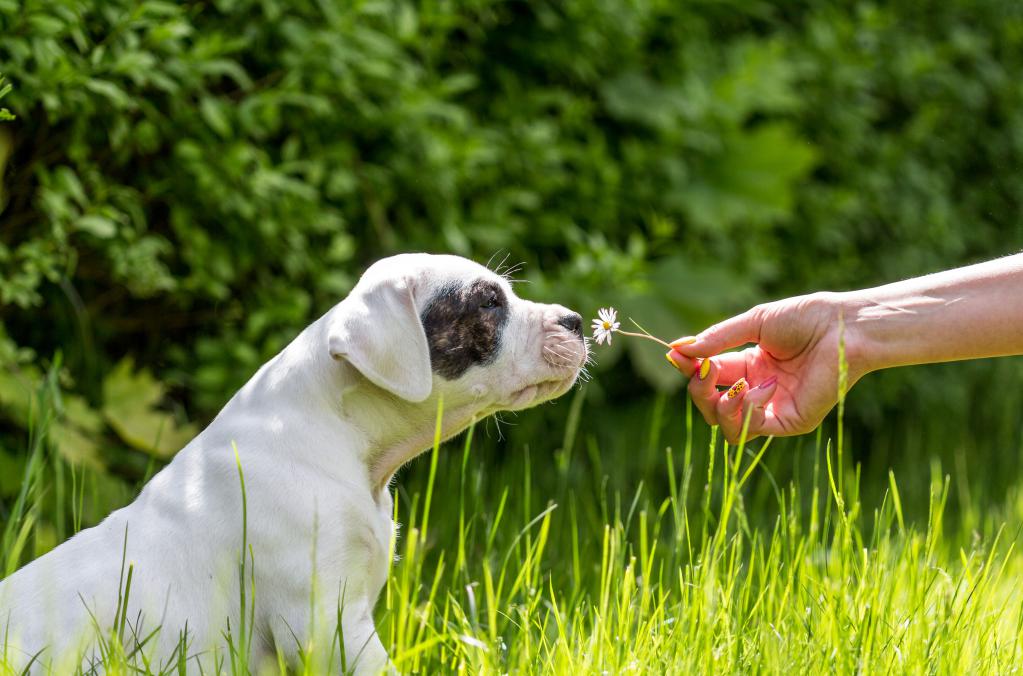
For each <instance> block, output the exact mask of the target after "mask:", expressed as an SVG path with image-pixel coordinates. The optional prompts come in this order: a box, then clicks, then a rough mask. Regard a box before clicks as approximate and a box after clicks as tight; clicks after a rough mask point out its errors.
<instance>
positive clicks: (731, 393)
mask: <svg viewBox="0 0 1023 676" xmlns="http://www.w3.org/2000/svg"><path fill="white" fill-rule="evenodd" d="M745 389H746V379H745V378H739V380H737V381H736V383H735V384H734V385H732V386H731V387H729V388H728V398H729V399H735V398H736V397H738V396H739V395H740V394H742V391H743V390H745Z"/></svg>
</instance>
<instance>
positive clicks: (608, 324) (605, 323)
mask: <svg viewBox="0 0 1023 676" xmlns="http://www.w3.org/2000/svg"><path fill="white" fill-rule="evenodd" d="M610 329H611V322H607V321H606V322H604V330H605V331H608V330H610Z"/></svg>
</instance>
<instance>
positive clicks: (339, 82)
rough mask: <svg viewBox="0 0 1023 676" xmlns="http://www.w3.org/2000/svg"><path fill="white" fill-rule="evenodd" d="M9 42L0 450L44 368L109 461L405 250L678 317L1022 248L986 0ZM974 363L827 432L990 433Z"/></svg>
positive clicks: (616, 6) (1017, 145) (159, 16)
mask: <svg viewBox="0 0 1023 676" xmlns="http://www.w3.org/2000/svg"><path fill="white" fill-rule="evenodd" d="M0 34H2V35H3V36H4V39H3V40H0V69H2V71H3V72H4V73H5V74H6V75H7V76H8V77H9V78H10V79H11V81H12V83H13V84H14V90H13V92H12V93H11V94H10V95H9V97H8V98H7V99H5V102H6V103H7V105H8V106H9V107H10V108H11V110H12V111H13V112H14V113H16V115H17V119H16V120H14V121H10V122H7V123H5V124H3V125H0V165H2V167H3V169H2V171H3V178H4V181H3V192H2V194H0V219H2V220H0V224H2V227H0V308H2V312H0V317H2V324H0V361H2V362H3V363H4V369H3V370H2V371H0V403H2V404H3V409H4V416H5V418H6V423H5V424H6V427H4V428H3V437H2V438H3V439H4V440H5V441H4V442H3V443H4V447H5V448H7V449H8V450H7V451H6V452H4V451H2V450H0V463H3V464H4V465H6V466H9V467H12V468H17V467H18V462H20V461H19V460H17V459H16V457H17V455H18V454H17V453H16V452H14V451H13V449H14V448H17V447H18V444H20V443H22V440H23V438H24V430H25V429H27V427H28V417H29V415H30V409H29V407H28V404H27V402H28V400H29V397H28V395H27V394H26V393H28V392H30V391H32V390H33V389H34V388H36V387H37V386H38V384H39V383H41V382H42V380H43V377H44V372H45V371H46V369H47V368H48V367H49V365H50V363H51V360H52V356H53V355H55V354H57V353H58V352H59V353H61V354H62V357H63V361H62V364H63V367H62V369H61V372H60V376H61V380H60V382H61V385H62V389H63V393H64V406H63V417H62V419H61V421H60V424H62V425H64V426H66V428H67V435H65V436H64V437H61V436H60V435H57V438H64V439H65V441H63V442H58V446H57V449H58V451H59V452H60V453H61V454H62V455H63V457H65V458H68V459H72V460H74V461H75V462H80V461H86V460H87V459H88V461H89V462H93V463H94V464H95V465H96V467H98V468H101V469H103V471H105V472H109V473H110V474H112V475H114V476H118V477H125V478H127V479H130V480H133V481H134V480H136V479H138V478H140V477H141V476H144V474H145V473H146V471H147V469H146V468H147V467H149V465H150V463H149V459H148V458H149V457H150V456H151V457H158V458H162V457H165V455H166V453H167V452H168V449H171V446H173V443H176V442H177V440H179V439H181V438H184V437H185V436H187V434H188V433H190V431H191V429H192V428H190V427H189V426H188V423H187V422H186V421H188V420H197V421H203V420H207V419H209V417H210V416H211V415H213V414H214V413H215V412H216V410H217V409H218V408H219V407H220V406H221V405H222V403H223V402H224V401H225V400H226V398H227V397H228V396H230V394H231V393H232V392H233V391H234V390H235V389H236V388H237V387H238V386H239V385H240V384H241V383H242V382H244V380H245V379H246V378H247V377H248V376H249V375H250V374H251V373H252V372H253V371H254V370H255V369H256V368H257V367H258V366H259V364H260V363H262V362H263V361H264V360H265V359H267V358H268V357H269V356H270V355H272V354H273V353H274V352H275V351H277V350H278V349H279V348H280V347H281V346H282V345H283V344H284V343H285V342H286V341H287V340H289V339H290V337H291V336H293V335H294V334H295V333H296V332H297V331H298V330H299V329H300V328H301V327H302V326H303V325H304V324H305V323H307V322H308V321H309V320H310V319H311V318H313V317H315V316H316V315H318V314H319V313H322V312H323V311H325V310H326V309H327V308H328V307H329V306H330V305H332V304H333V303H334V302H336V301H337V300H338V299H339V298H340V297H341V296H342V295H343V294H344V293H345V292H346V291H347V290H348V289H349V288H350V287H351V285H352V284H353V282H354V280H355V279H356V278H357V276H358V274H359V271H360V270H361V269H362V268H363V267H364V266H365V265H366V264H367V263H369V262H370V261H372V260H374V259H376V258H378V257H380V256H383V255H386V254H389V253H392V252H396V251H405V250H430V251H449V252H455V253H460V254H464V255H468V256H472V257H475V258H477V259H478V260H481V261H486V260H488V259H490V258H491V256H494V255H496V256H497V258H498V259H500V258H503V257H504V255H505V254H507V255H508V256H509V258H508V260H509V261H516V262H517V261H524V262H526V266H525V268H524V272H523V273H522V275H523V276H525V277H526V278H528V279H529V280H531V281H532V282H533V283H532V284H531V285H526V286H523V287H522V291H523V293H525V294H526V295H530V296H535V297H538V298H543V299H557V300H559V301H561V302H564V303H566V304H569V305H572V306H575V307H577V308H579V309H580V310H581V311H583V312H590V311H592V310H593V309H594V308H595V307H596V306H597V305H598V304H600V305H604V304H608V303H612V304H615V305H617V306H619V307H622V308H624V309H625V312H626V313H627V314H629V315H632V316H634V317H636V318H637V319H639V320H640V321H641V322H642V323H643V324H644V326H646V327H647V328H648V329H650V330H651V331H653V332H655V333H657V334H661V335H664V336H675V335H681V334H684V333H687V332H691V331H694V330H697V329H699V328H700V327H702V326H704V325H706V324H707V323H709V322H711V321H714V320H716V319H718V318H721V317H723V316H725V315H727V314H728V313H730V312H733V311H736V310H741V309H743V308H744V307H746V306H748V305H749V304H751V303H753V302H757V301H758V300H764V299H767V298H769V297H772V296H780V295H787V294H792V293H800V292H805V291H810V290H816V289H820V288H828V287H830V288H839V287H844V288H848V287H853V286H859V285H865V284H872V283H877V282H882V281H890V280H893V279H896V278H900V277H905V276H909V275H912V274H918V273H922V272H926V271H930V270H934V269H938V268H941V267H944V266H949V265H953V264H960V263H964V262H968V261H971V260H975V259H979V258H985V257H990V256H993V255H997V254H1000V253H1005V252H1009V251H1013V250H1016V249H1019V248H1020V243H1021V242H1023V220H1021V219H1020V218H1019V213H1020V206H1021V204H1023V175H1021V173H1020V172H1019V171H1018V167H1019V166H1020V160H1021V154H1023V113H1021V112H1020V111H1023V105H1021V104H1023V83H1021V81H1020V80H1019V78H1018V77H1016V75H1015V74H1016V73H1018V72H1020V69H1021V67H1023V50H1021V49H1020V43H1021V41H1023V8H1021V7H1020V6H1018V5H1016V4H1011V3H1004V2H999V1H997V0H979V1H976V2H954V3H939V2H925V3H919V2H908V1H907V0H901V1H896V2H890V3H884V4H874V3H870V2H854V3H839V2H815V3H809V2H798V3H787V4H782V5H775V4H772V3H766V2H751V3H711V2H703V1H697V2H693V3H675V2H654V1H644V2H621V1H615V0H563V1H559V2H551V1H544V0H533V1H531V2H504V1H502V2H498V1H496V0H476V1H474V2H471V3H407V2H400V1H397V0H392V1H387V0H378V1H373V2H361V3H342V2H330V1H326V2H310V1H303V0H298V1H296V2H282V1H280V0H260V1H259V2H256V1H255V0H217V1H215V2H212V3H197V2H181V3H171V2H164V1H162V0H148V1H144V2H136V1H134V0H132V1H129V0H102V1H100V0H64V1H62V2H56V1H54V0H25V1H23V2H14V1H13V0H0ZM626 350H628V351H629V352H628V354H626ZM601 357H602V359H601V369H602V371H603V372H604V373H612V372H613V374H614V375H615V376H617V377H616V378H614V379H612V378H601V379H598V381H597V382H596V383H594V386H592V387H590V389H589V394H588V399H589V401H588V402H587V406H590V407H592V408H594V409H596V410H598V411H600V412H603V413H607V415H606V416H605V415H602V416H594V418H595V419H601V420H607V421H609V422H608V423H607V424H608V425H610V424H611V423H610V421H612V420H616V421H617V420H619V419H620V418H631V419H635V420H640V421H643V420H646V413H644V412H643V411H644V410H645V409H646V408H648V405H649V402H650V399H649V394H650V388H649V385H653V386H655V387H656V388H660V389H663V390H665V391H671V390H672V389H675V388H677V387H678V386H679V385H680V382H679V381H678V379H677V377H676V375H675V374H674V372H673V371H671V370H670V369H667V368H666V366H665V365H664V363H663V359H662V357H661V355H660V354H657V353H656V352H655V351H652V350H651V349H650V348H649V347H647V346H645V345H626V346H620V345H616V346H615V347H614V348H612V349H611V350H610V351H608V352H606V353H604V354H602V355H601ZM623 357H624V358H623ZM1017 367H1018V364H1012V365H1011V368H1010V371H1011V373H1015V374H1017V375H1018V373H1019V369H1018V368H1017ZM994 368H995V367H993V366H990V365H981V366H977V367H975V368H972V369H971V368H964V369H962V370H960V371H957V372H956V376H955V377H954V378H948V379H946V381H945V382H943V383H942V384H941V386H940V387H933V386H931V385H930V384H929V383H928V382H926V381H928V380H929V378H930V375H933V374H934V373H937V372H935V371H916V372H915V374H892V375H890V376H886V377H885V378H878V379H876V381H875V382H873V383H869V384H866V385H865V386H864V387H866V388H869V389H867V392H868V394H866V395H864V396H862V397H859V398H854V400H853V401H852V402H851V414H852V417H853V422H854V423H856V421H859V425H860V427H857V426H856V424H854V425H853V428H854V430H862V429H863V426H864V425H867V424H869V423H871V422H872V421H873V422H874V423H875V424H876V423H877V421H880V420H885V421H886V422H888V421H889V420H890V417H889V416H887V415H886V414H890V412H891V411H892V410H893V409H894V407H899V409H900V410H902V411H903V412H904V413H905V415H904V416H903V417H902V419H901V422H899V424H902V425H915V426H917V427H919V428H921V429H928V430H931V429H933V430H935V431H934V434H938V435H945V434H947V433H949V430H950V429H953V430H954V429H955V428H956V426H957V425H958V426H959V427H962V422H963V420H967V419H969V418H966V417H965V416H967V415H970V416H974V417H973V418H972V419H973V420H974V421H976V422H977V424H978V426H981V425H982V424H983V423H984V422H985V421H992V420H996V419H998V418H996V417H995V415H996V414H995V413H993V412H992V411H991V410H989V409H987V408H985V407H983V406H981V405H980V403H979V402H981V401H982V399H981V398H980V396H979V394H980V393H981V392H984V391H986V390H985V389H984V388H985V385H986V383H987V381H989V380H990V379H991V378H992V377H993V373H994ZM1001 369H1002V373H1004V372H1005V371H1006V366H1005V365H1004V364H1002V366H1001ZM1012 369H1014V370H1012ZM920 373H925V374H930V375H929V376H928V377H927V378H920V376H919V374H920ZM964 374H965V376H964ZM636 375H638V376H640V378H641V380H640V381H637V380H636V379H635V378H634V376H636ZM1006 377H1008V376H1006ZM911 379H918V380H922V381H924V382H923V383H922V384H921V383H914V382H913V381H912V380H911ZM951 380H954V381H956V382H954V383H952V382H949V381H951ZM1010 382H1013V381H1011V380H1010ZM1015 382H1017V383H1018V379H1017V380H1016V381H1015ZM126 386H127V387H137V388H139V392H140V393H141V394H140V395H139V396H138V397H134V398H132V397H128V398H124V397H121V398H120V399H117V403H116V404H112V403H111V401H112V399H116V396H115V395H114V394H113V393H115V392H123V391H124V390H123V389H122V388H123V387H126ZM1017 389H1018V385H1017ZM627 394H637V395H640V396H639V398H638V399H634V401H638V402H639V403H637V404H635V405H632V406H630V405H620V404H617V405H616V402H620V401H622V400H623V398H624V397H625V395H627ZM165 395H166V396H165ZM1009 401H1010V402H1011V401H1018V398H1017V399H1012V397H1011V396H1010V398H1009ZM19 402H20V403H19ZM957 403H962V413H961V414H959V417H955V416H953V417H951V418H949V417H947V416H946V417H945V418H944V419H938V420H934V421H925V420H924V419H925V418H928V417H930V416H932V414H933V412H934V411H939V412H942V415H944V414H945V413H948V411H949V410H950V409H952V408H953V407H954V405H955V404H957ZM1006 405H1009V404H1006ZM558 411H559V412H560V413H559V414H563V413H564V409H558ZM542 415H544V414H539V413H538V414H537V415H536V416H535V419H536V420H540V419H541V416H542ZM547 415H550V414H547ZM936 417H937V418H942V416H936ZM637 424H638V425H639V426H640V427H641V428H642V426H643V425H644V424H645V423H643V422H639V423H637ZM594 425H595V427H594V430H593V433H594V434H608V435H609V434H610V433H609V432H608V431H607V430H610V429H621V428H620V427H601V423H594ZM529 429H531V427H530V426H529V425H524V426H523V427H522V431H521V433H522V434H523V435H525V434H526V433H527V432H528V430H529ZM904 429H908V428H904ZM602 430H603V431H602ZM861 433H862V434H866V433H867V432H866V431H862V432H861ZM896 433H897V432H896ZM979 434H980V437H979V438H980V439H981V440H982V439H983V434H984V433H983V432H980V433H979ZM172 442H173V443H172ZM627 445H628V444H627V442H626V441H622V440H619V441H618V442H617V444H610V443H609V444H604V445H603V447H604V448H619V449H625V450H628V449H627ZM946 446H951V447H954V444H947V445H943V447H946ZM133 449H134V450H133ZM138 450H141V451H143V452H144V453H143V454H139V453H138V452H137V451H138ZM171 450H172V449H171ZM622 457H623V459H624V458H633V457H634V456H631V455H623V456H622ZM654 462H659V460H656V459H655V460H654ZM2 474H3V472H0V475H2ZM0 483H2V482H0ZM0 488H2V486H0Z"/></svg>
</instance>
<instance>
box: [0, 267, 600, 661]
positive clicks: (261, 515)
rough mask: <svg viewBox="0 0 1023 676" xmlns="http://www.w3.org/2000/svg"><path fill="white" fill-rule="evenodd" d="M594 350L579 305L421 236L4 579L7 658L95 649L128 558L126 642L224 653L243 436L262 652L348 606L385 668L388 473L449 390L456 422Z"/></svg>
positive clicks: (320, 633) (498, 405)
mask: <svg viewBox="0 0 1023 676" xmlns="http://www.w3.org/2000/svg"><path fill="white" fill-rule="evenodd" d="M585 359H586V347H585V345H584V341H583V338H582V332H581V320H580V317H579V315H578V314H576V313H574V312H571V311H569V310H567V309H565V308H564V307H561V306H558V305H541V304H537V303H532V302H528V301H524V300H521V299H519V298H517V297H516V296H515V294H514V293H513V292H512V289H511V287H510V285H509V284H508V282H507V281H506V280H505V279H504V278H502V277H500V276H498V275H496V274H494V273H493V272H491V271H489V270H487V269H486V268H484V267H483V266H480V265H477V264H476V263H473V262H471V261H468V260H465V259H463V258H458V257H455V256H431V255H426V254H405V255H401V256H394V257H393V258H388V259H385V260H382V261H380V262H378V263H376V264H375V265H373V266H372V267H370V268H369V269H368V270H367V271H366V273H365V274H364V275H363V277H362V279H360V280H359V283H358V285H357V286H356V287H355V289H354V290H353V291H352V293H351V294H350V295H349V296H348V297H347V298H346V299H345V300H343V301H342V302H341V303H339V304H338V305H336V306H335V307H334V308H333V309H331V310H330V311H329V312H327V314H326V315H324V316H323V317H321V318H320V319H319V320H317V321H316V322H314V323H313V324H312V325H311V326H309V327H308V328H307V329H306V330H305V331H303V332H302V333H301V334H300V335H299V336H298V337H297V338H296V339H295V340H294V341H293V342H292V343H291V344H290V345H288V346H287V347H286V348H285V349H284V350H283V351H282V352H281V353H280V354H278V355H277V356H276V357H274V358H273V359H272V360H270V361H269V362H268V363H267V364H266V365H264V366H263V367H262V368H261V369H260V370H259V371H258V372H257V373H256V375H255V376H253V378H252V379H251V380H250V381H249V382H248V383H247V384H246V385H245V386H244V387H243V388H242V389H241V390H240V391H239V392H238V393H237V394H236V395H235V396H234V397H233V398H232V399H231V401H229V402H228V403H227V405H226V406H225V407H224V409H223V410H222V411H221V412H220V414H219V415H218V416H217V417H216V419H215V420H214V421H213V422H212V423H210V425H209V427H207V428H206V429H205V430H204V431H203V432H202V433H201V434H200V435H199V436H197V437H196V438H195V439H194V440H193V441H192V442H191V443H190V444H188V445H187V446H185V448H184V449H182V450H181V452H180V453H178V454H177V456H176V457H175V458H174V460H173V461H172V462H171V463H170V464H169V465H168V466H167V467H166V468H164V469H163V471H161V472H160V473H159V474H157V475H156V476H155V477H153V479H152V480H151V481H150V482H149V483H148V484H147V485H146V486H145V487H144V488H143V490H142V493H141V494H140V495H139V497H138V499H136V500H135V501H134V502H133V503H132V504H130V505H129V506H127V507H125V508H123V509H120V510H118V511H116V512H114V513H113V514H111V515H110V516H109V517H108V518H107V519H106V520H104V521H103V522H102V523H101V524H100V525H98V526H96V527H94V528H91V529H88V530H85V531H83V532H81V533H79V534H77V535H76V536H74V537H73V538H71V539H70V540H68V541H67V542H66V543H64V544H63V545H61V546H59V547H57V548H56V549H55V550H53V551H52V552H50V553H49V554H47V555H45V556H43V557H41V558H40V559H38V560H36V561H34V562H33V563H31V564H29V565H28V566H25V567H24V568H22V569H21V570H19V571H17V572H16V573H14V574H13V575H11V576H10V577H9V578H7V579H6V580H4V581H2V582H0V632H2V633H4V634H5V636H0V639H4V638H5V639H6V645H7V648H6V650H7V655H6V658H7V660H8V662H9V663H10V665H11V666H14V667H15V668H21V667H23V666H24V665H25V664H27V663H28V662H29V661H30V660H31V659H32V658H33V656H36V661H35V665H36V666H38V665H40V664H50V665H59V664H60V662H59V661H60V660H61V659H65V660H70V661H69V662H64V665H65V667H66V666H68V665H71V666H74V665H76V664H78V662H80V661H81V660H82V652H81V651H83V650H84V651H86V652H85V655H86V656H85V660H86V661H88V660H89V659H90V655H92V656H93V658H95V656H96V652H95V651H96V648H95V627H97V626H98V627H99V628H101V629H102V630H103V631H105V632H107V635H108V636H109V635H110V628H111V627H113V626H115V622H116V621H117V619H118V618H115V617H114V614H115V611H116V609H117V605H118V594H119V587H123V586H125V582H126V577H127V567H128V566H130V567H131V571H132V581H131V589H130V595H129V603H128V605H127V608H126V609H122V613H123V617H124V618H126V621H127V628H126V629H125V631H124V634H125V637H124V641H125V643H128V644H130V646H129V649H131V646H133V645H134V641H135V640H136V639H135V637H137V640H139V641H141V640H142V639H143V638H144V637H146V636H147V635H148V634H149V633H150V632H151V631H152V630H153V629H155V628H157V627H159V629H160V631H159V633H158V635H157V636H156V637H154V638H153V639H151V640H150V641H149V642H147V643H145V644H144V645H143V648H142V650H143V651H144V652H145V653H146V654H147V655H149V656H150V658H151V659H154V660H155V661H154V663H153V664H154V667H158V666H159V665H160V664H161V663H162V662H163V661H165V660H168V659H170V658H171V656H172V655H173V654H174V652H175V650H176V648H177V645H178V641H179V637H180V636H181V635H182V633H181V632H184V631H185V630H186V629H187V634H185V635H186V636H187V641H188V655H189V656H194V655H196V654H198V655H199V656H200V657H199V658H198V659H200V660H201V661H205V660H206V658H207V657H208V658H209V659H211V660H212V659H213V658H212V655H215V654H216V653H217V652H218V651H219V654H220V658H221V659H224V658H225V657H227V655H226V651H227V648H226V645H225V644H226V640H225V636H224V630H225V628H226V627H227V626H228V622H230V627H232V629H233V631H238V628H239V627H240V625H241V622H242V618H241V617H240V614H241V611H240V599H239V574H238V566H239V561H240V557H241V556H242V538H243V529H242V492H241V487H240V482H239V472H238V467H237V464H236V453H235V450H234V448H233V447H235V446H236V447H237V458H238V459H239V460H240V463H241V467H242V469H243V471H244V479H245V495H246V500H247V534H246V537H247V546H248V547H250V548H251V556H249V554H250V553H249V552H246V562H247V564H246V565H247V568H246V573H245V575H246V577H248V576H249V575H250V574H253V575H254V581H255V596H254V600H252V597H251V595H250V596H249V597H248V598H249V600H250V601H252V604H253V605H252V607H250V609H249V612H251V613H252V618H253V619H252V624H251V629H252V630H253V631H252V634H253V637H254V638H253V642H252V652H253V660H254V661H256V660H259V659H260V658H261V657H263V658H265V657H268V656H270V655H273V654H274V652H275V651H277V650H280V651H282V652H283V653H284V655H285V656H287V657H289V658H290V659H294V658H295V656H296V654H297V649H298V647H299V645H301V646H302V647H303V649H308V647H309V645H310V644H313V645H314V647H315V645H316V644H318V645H319V646H320V647H322V646H323V645H324V644H326V645H329V644H330V641H331V640H332V637H333V636H334V633H335V630H336V629H338V627H337V624H338V622H337V617H338V613H339V609H340V618H341V621H340V625H341V626H340V631H341V632H343V633H341V634H340V636H343V644H344V653H345V656H346V659H347V664H348V666H349V668H351V667H352V665H353V664H354V665H355V671H356V672H357V673H376V672H378V671H379V670H381V669H382V668H384V667H386V665H387V654H386V652H385V651H384V648H383V646H382V644H381V643H380V640H379V638H378V637H377V635H376V630H375V627H374V625H373V618H372V611H373V606H374V604H375V603H376V599H377V595H378V594H379V592H380V590H381V587H382V586H383V584H384V582H385V578H386V575H387V570H388V567H389V545H390V541H391V537H392V529H393V524H392V521H391V516H392V503H391V496H390V492H389V490H388V483H389V482H390V481H391V477H392V476H393V474H394V472H395V471H396V470H397V469H398V468H399V467H401V466H402V465H403V464H404V463H406V462H408V461H409V460H410V459H411V458H413V457H415V456H416V455H418V454H419V453H421V452H422V451H423V450H425V449H427V448H428V447H430V446H431V445H432V441H433V437H434V430H435V425H436V417H437V410H438V403H439V402H441V401H443V411H444V415H443V428H442V436H443V437H444V438H447V437H451V436H453V435H455V434H457V433H458V432H460V431H461V430H463V429H465V428H466V427H467V426H468V425H469V424H470V423H472V422H473V421H474V420H478V419H480V418H482V417H484V416H487V415H489V414H491V413H494V412H495V411H500V410H515V409H523V408H527V407H529V406H533V405H534V404H537V403H539V402H541V401H544V400H547V399H551V398H553V397H557V396H559V395H561V394H563V393H564V392H565V391H567V390H568V389H569V388H570V387H571V386H572V384H573V383H574V382H575V379H576V377H577V375H578V373H579V369H580V367H581V366H582V364H583V363H584V361H585ZM122 552H123V554H122ZM122 561H124V562H125V567H124V569H123V570H122ZM314 581H315V582H314ZM245 584H246V591H248V585H249V581H248V580H246V583H245ZM314 597H315V600H313V601H311V599H313V598H314ZM245 621H246V622H248V621H249V618H248V617H246V618H245ZM3 645H4V643H3V641H2V640H0V649H2V647H3ZM40 651H41V652H40ZM321 652H322V653H325V654H326V653H328V652H329V651H327V650H322V651H321ZM339 652H340V650H335V652H334V659H335V660H337V654H338V653H339ZM68 655H70V657H68ZM192 659H196V658H195V657H192ZM228 659H229V658H228ZM339 663H340V662H338V661H335V663H334V664H333V665H332V666H331V669H336V668H337V666H338V664H339ZM57 668H62V667H57Z"/></svg>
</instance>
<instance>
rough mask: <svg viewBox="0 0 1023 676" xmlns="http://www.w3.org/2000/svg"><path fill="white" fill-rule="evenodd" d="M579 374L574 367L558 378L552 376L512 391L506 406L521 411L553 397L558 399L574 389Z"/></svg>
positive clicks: (510, 409)
mask: <svg viewBox="0 0 1023 676" xmlns="http://www.w3.org/2000/svg"><path fill="white" fill-rule="evenodd" d="M578 375H579V371H578V369H572V371H571V373H568V374H565V375H563V376H561V377H558V378H552V379H549V380H542V381H540V382H538V383H533V384H532V385H526V386H525V387H523V388H520V389H518V390H516V391H515V392H512V394H511V396H510V397H509V398H508V404H507V406H505V407H504V408H505V409H506V410H509V411H519V410H522V409H524V408H530V407H531V406H536V405H537V404H540V403H543V402H545V401H549V400H551V399H557V398H558V397H560V396H561V395H563V394H564V393H565V392H568V391H569V390H570V389H572V385H574V384H575V380H576V378H577V377H578Z"/></svg>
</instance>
